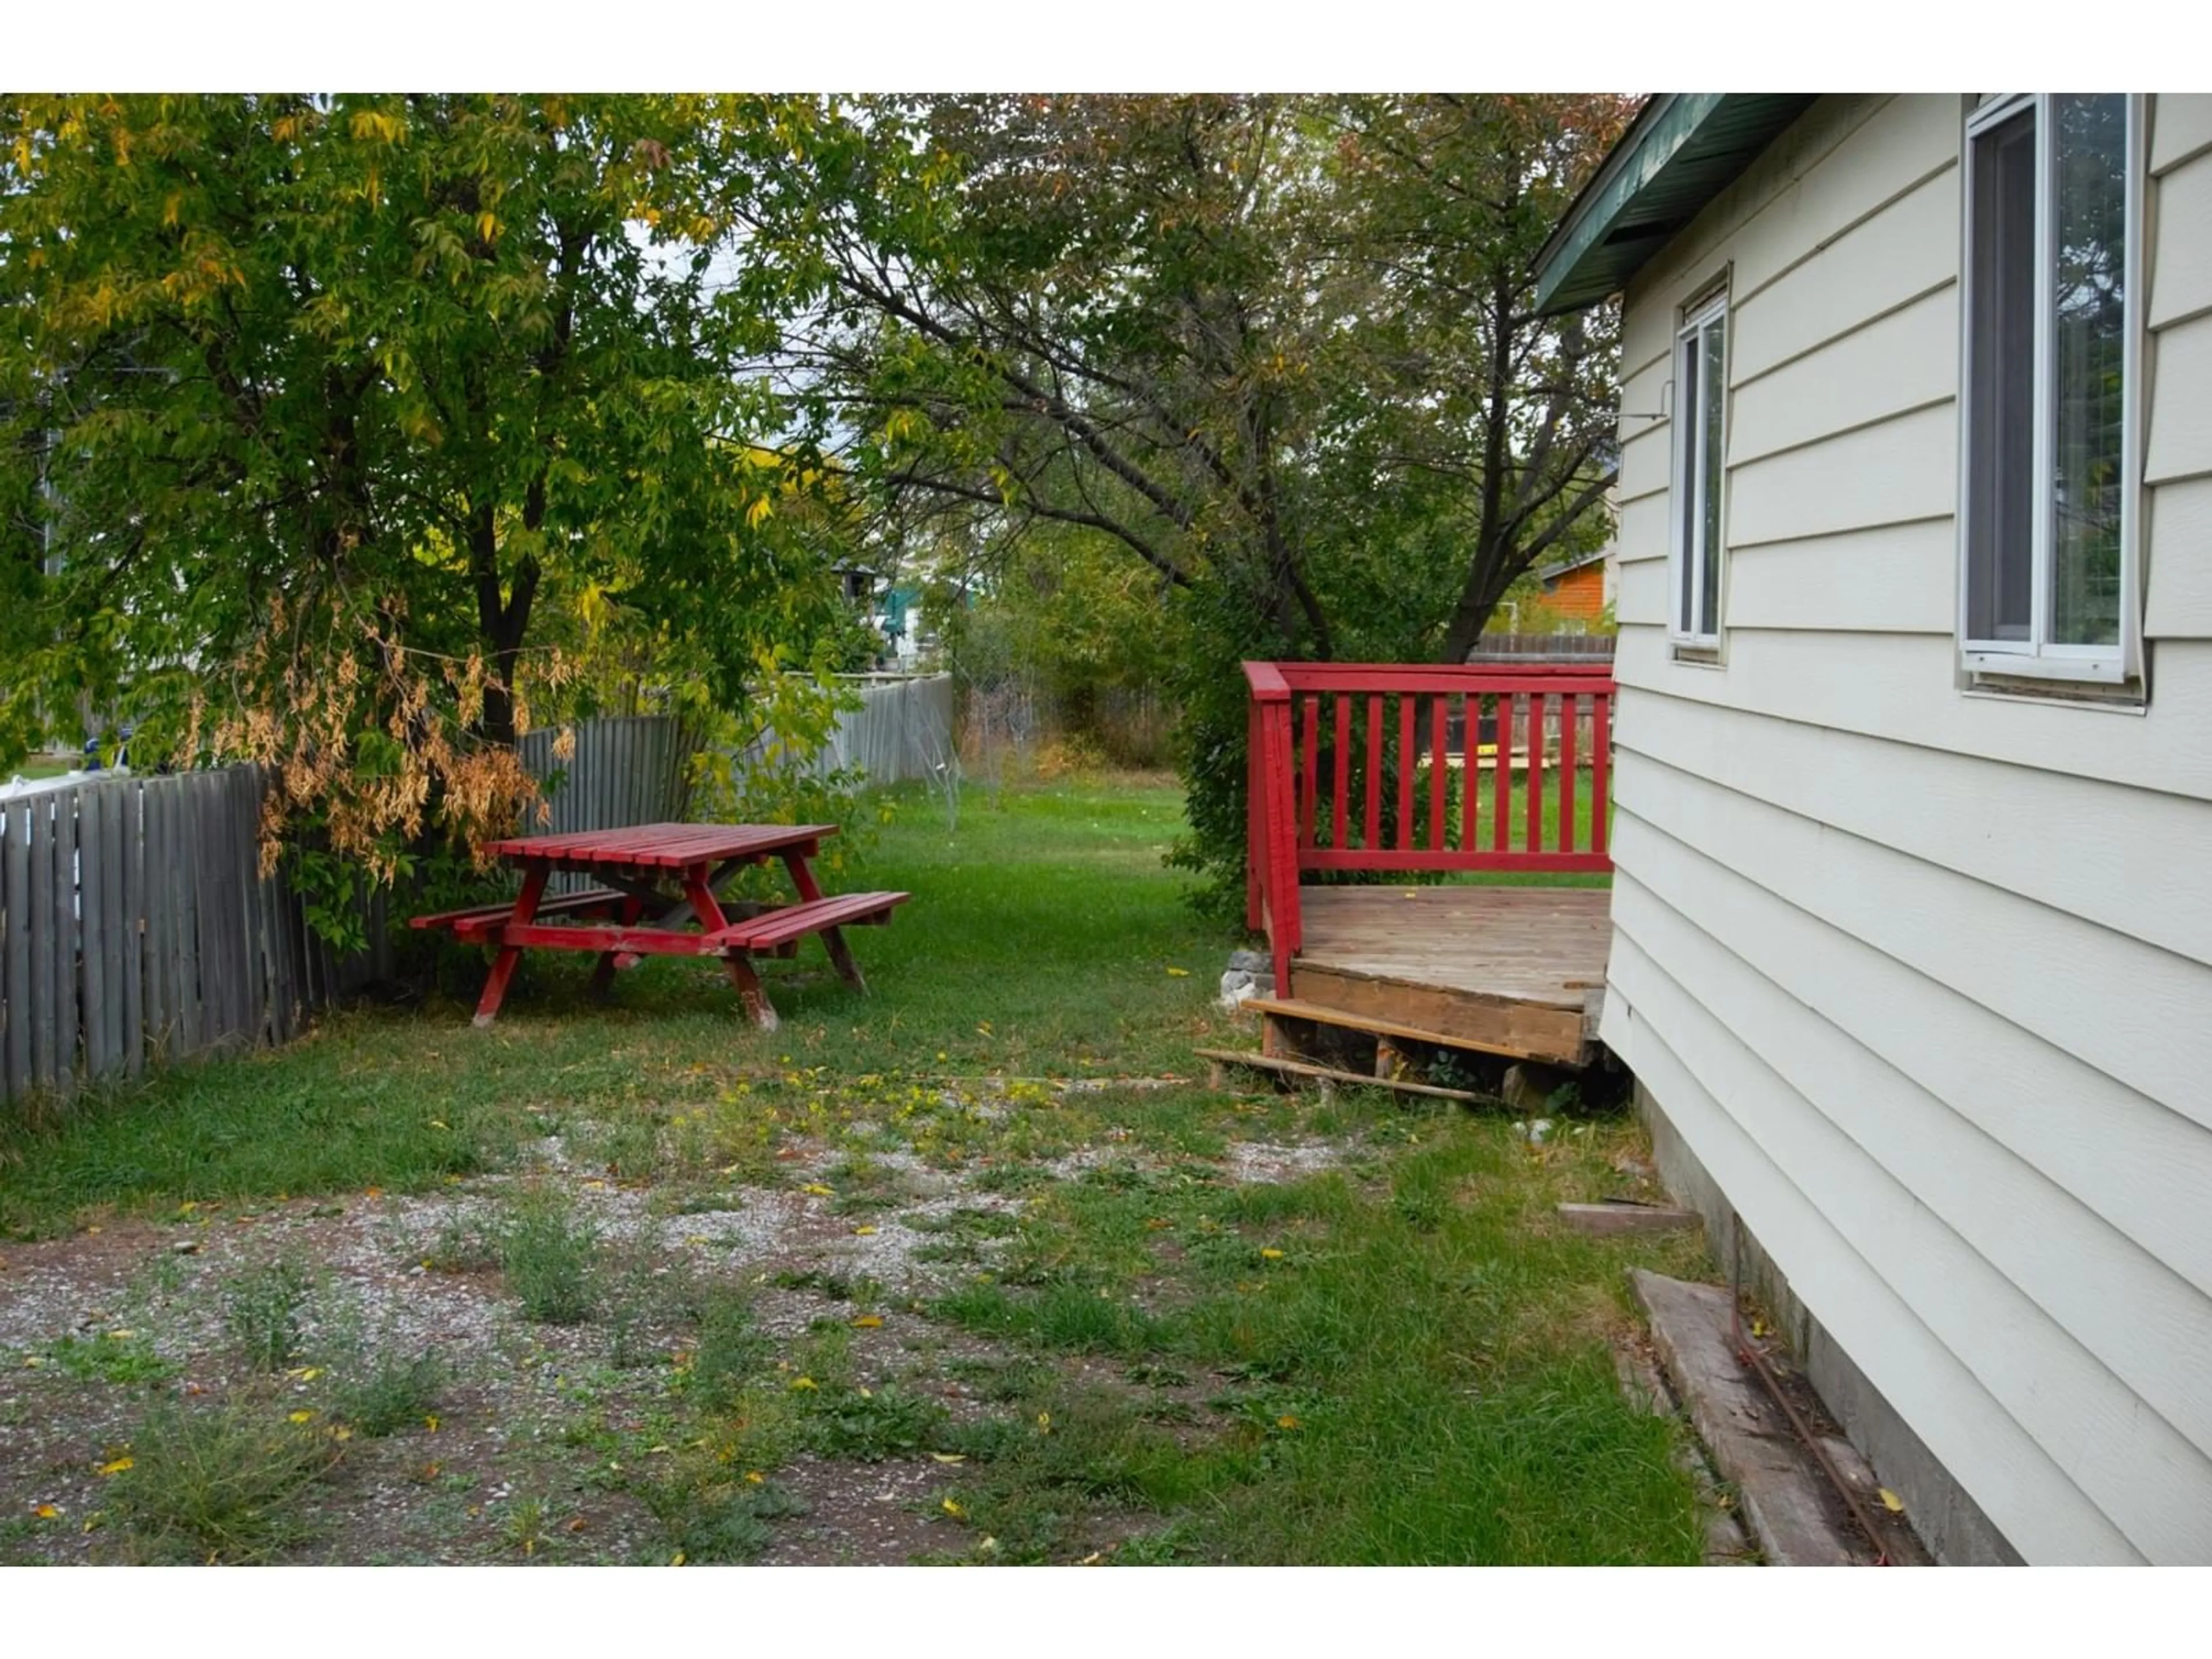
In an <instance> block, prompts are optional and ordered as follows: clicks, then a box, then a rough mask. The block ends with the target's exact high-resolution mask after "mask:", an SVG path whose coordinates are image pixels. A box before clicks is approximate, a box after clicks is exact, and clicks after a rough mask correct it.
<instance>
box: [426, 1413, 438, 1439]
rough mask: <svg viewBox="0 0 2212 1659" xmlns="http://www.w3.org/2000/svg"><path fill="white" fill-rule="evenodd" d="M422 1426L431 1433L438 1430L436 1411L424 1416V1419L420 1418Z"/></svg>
mask: <svg viewBox="0 0 2212 1659" xmlns="http://www.w3.org/2000/svg"><path fill="white" fill-rule="evenodd" d="M422 1426H423V1427H424V1428H426V1429H428V1430H429V1431H430V1432H431V1433H433V1434H435V1433H437V1431H438V1418H437V1413H435V1412H434V1413H431V1414H430V1415H429V1416H428V1417H426V1418H424V1419H422Z"/></svg>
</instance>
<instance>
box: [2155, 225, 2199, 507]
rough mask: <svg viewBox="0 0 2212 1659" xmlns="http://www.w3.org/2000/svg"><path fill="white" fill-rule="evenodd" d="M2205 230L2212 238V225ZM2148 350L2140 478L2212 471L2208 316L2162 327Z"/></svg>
mask: <svg viewBox="0 0 2212 1659" xmlns="http://www.w3.org/2000/svg"><path fill="white" fill-rule="evenodd" d="M2203 234H2205V235H2207V236H2208V237H2212V226H2207V227H2205V228H2204V233H2203ZM2152 349H2153V354H2154V355H2153V359H2152V362H2153V368H2152V372H2151V381H2150V454H2149V458H2148V460H2147V461H2146V462H2145V464H2144V466H2143V477H2145V478H2146V479H2148V481H2149V482H2150V483H2154V484H2157V483H2166V482H2167V481H2169V480H2171V479H2175V478H2201V477H2208V476H2212V396H2208V395H2207V393H2208V389H2212V315H2207V316H2203V317H2199V318H2197V319H2196V320H2195V321H2193V322H2187V323H2177V324H2175V325H2173V326H2172V328H2166V329H2160V331H2159V332H2158V334H2157V335H2156V337H2154V343H2153V348H2152Z"/></svg>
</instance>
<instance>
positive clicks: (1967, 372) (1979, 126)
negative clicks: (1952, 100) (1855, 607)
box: [1957, 93, 2149, 690]
mask: <svg viewBox="0 0 2212 1659" xmlns="http://www.w3.org/2000/svg"><path fill="white" fill-rule="evenodd" d="M2029 111H2032V112H2033V114H2034V118H2035V204H2036V211H2035V261H2036V264H2035V319H2034V362H2033V388H2034V398H2033V415H2032V416H2031V424H2032V428H2033V436H2032V440H2031V442H2032V445H2033V481H2032V485H2031V489H2032V494H2031V507H2032V510H2033V520H2032V523H2033V532H2032V534H2031V537H2030V541H2029V552H2028V577H2029V585H2030V596H2029V605H2028V636H2027V639H2025V640H1978V639H1975V638H1973V637H1972V635H1970V634H1969V633H1968V631H1967V630H1968V627H1969V625H1970V619H1971V618H1972V615H1973V611H1972V537H1973V530H1974V526H1973V524H1972V513H1973V488H1972V458H1973V441H1972V439H1973V432H1972V421H1973V418H1974V407H1973V392H1974V380H1973V370H1974V349H1973V347H1974V333H1975V312H1974V298H1975V295H1974V289H1975V283H1974V263H1973V261H1974V207H1975V204H1974V175H1975V172H1976V167H1975V156H1974V146H1975V144H1976V143H1977V142H1978V140H1979V139H1981V138H1982V137H1984V135H1986V134H1987V133H1989V132H1990V131H1991V130H1993V129H1994V128H1996V127H1998V126H2000V125H2003V124H2004V123H2006V122H2008V121H2010V120H2012V119H2013V118H2015V117H2016V116H2018V115H2020V114H2021V113H2022V112H2029ZM2148 125H2149V124H2148V100H2147V99H2146V98H2145V97H2144V96H2143V95H2142V94H2128V97H2127V144H2126V161H2125V170H2126V171H2125V181H2126V182H2125V188H2126V194H2127V200H2126V204H2125V211H2126V236H2127V252H2126V256H2125V258H2124V260H2123V262H2122V265H2121V271H2122V276H2121V280H2122V282H2123V283H2124V286H2125V293H2124V295H2123V298H2122V311H2121V324H2120V333H2121V347H2120V351H2121V356H2120V362H2121V374H2122V376H2123V378H2124V381H2125V386H2124V392H2123V393H2122V396H2121V399H2120V486H2119V487H2120V582H2119V596H2120V607H2119V608H2120V615H2119V639H2118V642H2117V643H2115V644H2112V645H2068V644H2061V643H2057V642H2055V641H2052V640H2051V590H2052V586H2053V581H2052V576H2053V562H2054V559H2055V557H2056V544H2057V489H2056V465H2057V374H2058V365H2057V355H2058V354H2057V319H2056V318H2055V316H2054V309H2055V305H2056V300H2057V295H2056V293H2055V291H2054V289H2055V277H2054V273H2055V270H2056V268H2057V255H2058V249H2057V236H2058V213H2057V167H2056V166H2055V165H2054V164H2053V163H2054V157H2055V155H2056V150H2057V138H2056V131H2057V129H2056V125H2055V123H2054V122H2053V120H2052V118H2051V94H2049V93H2012V94H2006V95H2003V96H2000V97H1994V98H1990V99H1988V100H1986V101H1984V102H1983V103H1982V104H1981V105H1980V106H1978V107H1977V108H1975V109H1972V110H1971V111H1969V112H1968V113H1967V115H1966V123H1965V128H1964V138H1963V143H1962V147H1961V149H1960V204H1961V211H1960V260H1959V321H1960V328H1959V382H1958V384H1959V401H1958V411H1959V495H1958V508H1959V516H1958V592H1957V600H1958V623H1957V639H1958V646H1959V660H1960V669H1961V672H1962V677H1963V679H1964V681H1965V684H1966V689H1967V690H1974V689H1977V688H1978V687H1979V686H1981V685H1983V684H1984V683H1985V682H1987V681H1992V680H1993V681H1995V682H1996V683H1998V684H2001V683H2002V682H2003V681H2005V680H2019V679H2048V680H2057V681H2071V682H2074V683H2076V684H2080V683H2084V682H2087V683H2090V684H2098V685H2107V686H2121V685H2126V684H2130V682H2137V683H2139V682H2140V681H2141V680H2142V671H2143V670H2142V661H2143V653H2142V610H2143V607H2142V519H2143V457H2142V435H2143V431H2144V418H2143V392H2144V386H2143V379H2144V377H2143V319H2144V314H2145V310H2146V307H2145V303H2144V302H2145V300H2146V298H2147V295H2145V294H2144V291H2143V283H2144V272H2145V257H2144V256H2145V248H2144V239H2145V236H2146V234H2147V232H2148V222H2147V220H2148V215H2147V213H2146V197H2147V194H2148V192H2147V190H2146V178H2147V174H2148V167H2147V149H2148Z"/></svg>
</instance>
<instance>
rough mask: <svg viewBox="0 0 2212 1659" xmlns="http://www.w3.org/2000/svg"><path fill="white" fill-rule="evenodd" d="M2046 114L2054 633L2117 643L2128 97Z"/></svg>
mask: <svg viewBox="0 0 2212 1659" xmlns="http://www.w3.org/2000/svg"><path fill="white" fill-rule="evenodd" d="M2051 117H2052V128H2053V132H2054V136H2055V137H2056V140H2057V154H2056V155H2055V157H2054V158H2053V165H2054V166H2055V167H2056V169H2057V192H2056V195H2057V199H2056V203H2055V206H2056V209H2057V216H2058V234H2057V258H2058V265H2057V270H2056V271H2055V272H2054V273H2053V283H2052V305H2051V310H2052V328H2053V339H2052V343H2053V345H2054V347H2055V358H2056V374H2055V376H2054V386H2053V392H2054V395H2055V397H2056V398H2057V407H2056V409H2055V410H2054V413H2055V414H2056V416H2057V422H2056V431H2055V435H2054V436H2055V442H2056V453H2055V454H2054V456H2053V471H2052V480H2051V483H2052V493H2053V497H2054V499H2053V501H2052V509H2053V520H2052V531H2053V535H2052V546H2051V639H2052V640H2053V641H2055V642H2057V643H2059V644H2062V645H2117V644H2118V642H2119V638H2120V461H2121V442H2120V438H2121V418H2120V411H2121V409H2122V406H2123V404H2124V386H2123V384H2122V362H2123V359H2122V355H2121V352H2122V345H2123V343H2124V338H2125V333H2124V323H2125V319H2126V306H2125V298H2126V296H2125V295H2124V291H2123V290H2124V287H2125V278H2126V272H2127V230H2128V190H2127V167H2128V100H2126V99H2125V98H2124V97H2118V96H2102V95H2100V96H2087V95H2083V94H2075V93H2060V94H2053V96H2052V98H2051Z"/></svg>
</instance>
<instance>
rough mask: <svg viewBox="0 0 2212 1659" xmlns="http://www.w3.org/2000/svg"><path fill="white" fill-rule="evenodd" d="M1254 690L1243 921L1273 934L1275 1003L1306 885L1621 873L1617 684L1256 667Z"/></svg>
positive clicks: (1602, 679) (1488, 670)
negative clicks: (1499, 874)
mask: <svg viewBox="0 0 2212 1659" xmlns="http://www.w3.org/2000/svg"><path fill="white" fill-rule="evenodd" d="M1244 678H1245V680H1246V682H1247V684H1249V687H1250V690H1251V702H1250V725H1249V775H1248V779H1247V783H1248V788H1249V798H1248V805H1247V810H1246V824H1247V842H1246V848H1245V852H1246V877H1245V910H1246V921H1247V923H1248V924H1249V926H1250V927H1253V928H1254V929H1255V930H1258V929H1261V928H1265V929H1266V930H1267V937H1268V939H1269V942H1270V944H1271V945H1272V947H1273V952H1274V959H1275V978H1276V988H1277V991H1278V994H1281V995H1285V996H1287V995H1288V994H1290V963H1291V957H1295V956H1296V955H1297V951H1298V949H1299V946H1300V945H1301V944H1302V943H1303V942H1304V941H1303V936H1302V932H1301V920H1300V912H1299V902H1298V884H1299V880H1300V878H1301V877H1302V876H1303V875H1304V873H1305V872H1309V871H1393V872H1395V871H1406V872H1423V871H1425V872H1448V871H1461V870H1490V871H1507V872H1513V871H1520V872H1578V871H1580V872H1603V871H1609V870H1611V869H1612V868H1613V859H1612V856H1611V854H1609V853H1608V852H1607V816H1608V811H1609V806H1610V801H1611V794H1610V790H1611V781H1612V779H1611V774H1612V766H1613V730H1612V721H1613V677H1612V675H1611V673H1610V672H1609V671H1592V670H1590V669H1587V668H1583V667H1581V666H1578V665H1573V664H1561V663H1534V662H1532V663H1527V664H1518V665H1510V666H1507V665H1494V664H1484V665H1466V666H1437V667H1412V666H1394V665H1376V664H1353V663H1287V662H1285V663H1274V662H1248V663H1246V664H1245V665H1244ZM1585 775H1587V778H1588V784H1589V787H1588V789H1587V791H1585V790H1584V789H1583V780H1584V777H1585Z"/></svg>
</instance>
